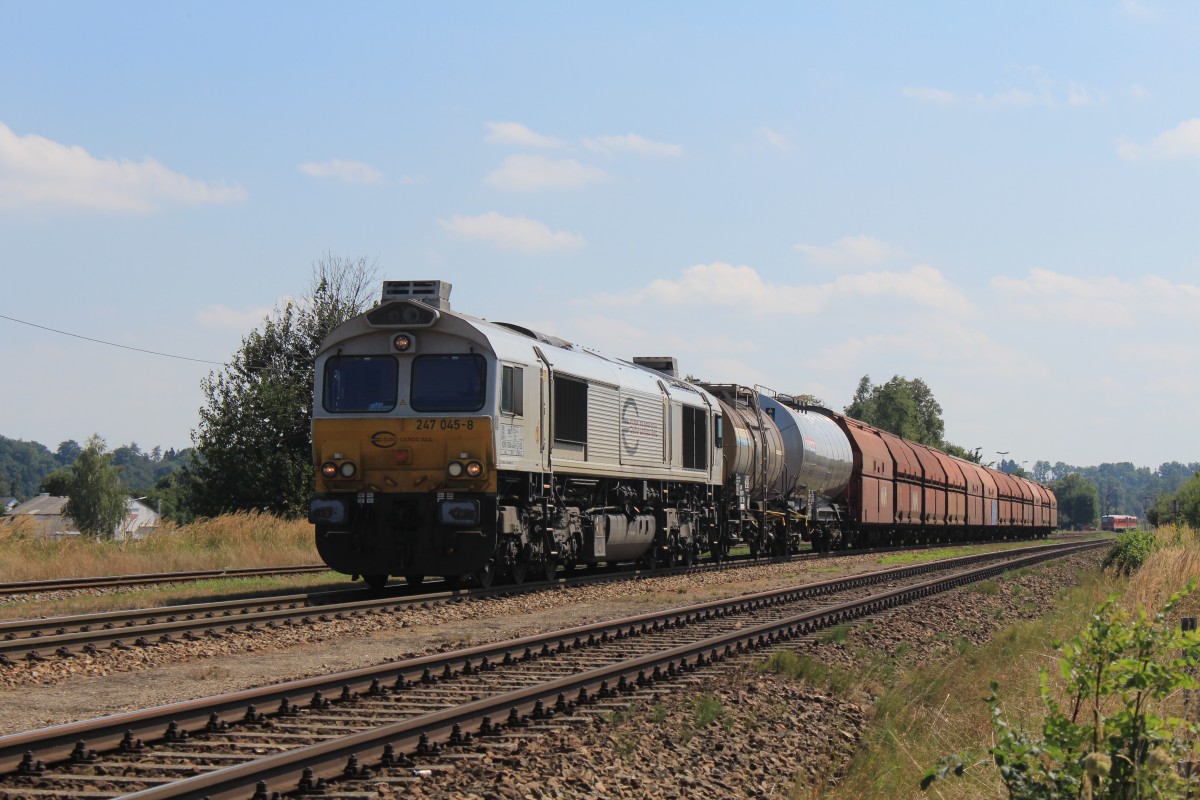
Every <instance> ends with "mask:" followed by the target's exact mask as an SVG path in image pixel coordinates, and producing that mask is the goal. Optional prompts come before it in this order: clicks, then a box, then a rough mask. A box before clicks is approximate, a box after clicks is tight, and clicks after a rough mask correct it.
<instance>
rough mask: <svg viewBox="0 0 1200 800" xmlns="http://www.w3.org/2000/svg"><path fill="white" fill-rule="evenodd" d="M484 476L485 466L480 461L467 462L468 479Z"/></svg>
mask: <svg viewBox="0 0 1200 800" xmlns="http://www.w3.org/2000/svg"><path fill="white" fill-rule="evenodd" d="M482 474H483V464H481V463H479V462H478V461H468V462H467V477H468V478H478V477H479V476H480V475H482Z"/></svg>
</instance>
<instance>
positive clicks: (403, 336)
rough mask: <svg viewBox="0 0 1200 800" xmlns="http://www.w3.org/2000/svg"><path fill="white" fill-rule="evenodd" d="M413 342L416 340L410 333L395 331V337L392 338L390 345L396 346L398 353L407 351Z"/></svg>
mask: <svg viewBox="0 0 1200 800" xmlns="http://www.w3.org/2000/svg"><path fill="white" fill-rule="evenodd" d="M415 344H416V341H415V340H414V339H413V337H412V335H411V334H407V333H397V334H396V336H395V338H394V339H392V347H394V348H396V351H397V352H400V353H407V352H408V351H409V350H411V349H412V348H413V345H415Z"/></svg>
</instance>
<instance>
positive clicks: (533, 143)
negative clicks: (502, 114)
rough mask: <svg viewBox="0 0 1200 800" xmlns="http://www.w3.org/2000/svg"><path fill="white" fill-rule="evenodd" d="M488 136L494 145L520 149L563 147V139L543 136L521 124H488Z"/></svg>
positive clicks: (486, 137)
mask: <svg viewBox="0 0 1200 800" xmlns="http://www.w3.org/2000/svg"><path fill="white" fill-rule="evenodd" d="M486 127H487V129H488V132H487V136H485V137H484V138H485V139H486V140H487V141H489V142H492V143H493V144H506V145H517V146H519V147H546V148H552V149H553V148H559V147H562V146H563V142H562V140H561V139H556V138H554V137H553V136H543V135H542V134H540V133H535V132H534V131H531V130H530V129H529V128H527V127H525V126H524V125H522V124H521V123H519V122H488V123H486Z"/></svg>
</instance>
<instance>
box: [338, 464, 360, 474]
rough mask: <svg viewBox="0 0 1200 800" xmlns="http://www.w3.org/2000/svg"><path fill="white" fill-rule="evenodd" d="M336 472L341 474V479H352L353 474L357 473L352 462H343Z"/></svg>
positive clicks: (356, 468)
mask: <svg viewBox="0 0 1200 800" xmlns="http://www.w3.org/2000/svg"><path fill="white" fill-rule="evenodd" d="M338 471H339V472H341V473H342V477H343V478H353V477H354V473H356V472H358V467H356V466H354V462H353V461H343V462H342V466H341V469H340V470H338Z"/></svg>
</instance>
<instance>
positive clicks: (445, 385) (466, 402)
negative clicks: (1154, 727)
mask: <svg viewBox="0 0 1200 800" xmlns="http://www.w3.org/2000/svg"><path fill="white" fill-rule="evenodd" d="M486 377H487V361H486V360H485V359H484V357H483V356H481V355H478V354H471V355H467V354H462V355H429V356H417V357H416V358H415V359H413V362H412V387H411V389H410V395H409V402H410V404H411V405H412V407H413V410H414V411H478V410H479V409H481V408H483V395H484V386H485V382H484V379H485V378H486Z"/></svg>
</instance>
